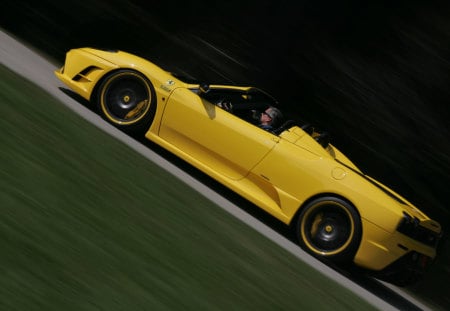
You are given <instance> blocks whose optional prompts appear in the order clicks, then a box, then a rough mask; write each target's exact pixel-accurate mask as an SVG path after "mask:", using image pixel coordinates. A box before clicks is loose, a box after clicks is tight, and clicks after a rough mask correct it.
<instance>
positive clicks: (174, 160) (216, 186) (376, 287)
mask: <svg viewBox="0 0 450 311" xmlns="http://www.w3.org/2000/svg"><path fill="white" fill-rule="evenodd" d="M60 90H61V91H62V92H64V93H65V94H66V95H68V96H69V97H71V98H72V99H74V100H75V101H77V102H79V103H80V104H81V105H83V106H84V107H86V108H88V109H89V110H91V111H92V112H93V113H96V110H95V107H94V105H92V104H91V103H90V102H89V101H87V100H86V99H84V98H82V97H81V96H79V95H78V94H76V93H74V92H73V91H71V90H68V89H66V88H62V87H60ZM105 122H106V121H105ZM129 136H130V135H129ZM130 138H132V139H134V140H135V141H137V142H139V143H141V144H142V145H144V146H145V147H147V148H149V149H150V150H152V151H153V152H155V153H157V154H158V155H159V156H161V157H162V158H164V159H165V160H167V161H169V162H170V163H171V164H173V165H175V166H176V167H178V168H179V169H181V170H183V171H184V172H186V173H187V174H189V175H190V176H191V177H193V178H195V179H196V180H197V181H198V182H200V183H202V184H204V185H205V186H207V187H208V188H210V189H211V190H213V191H214V192H216V193H218V194H219V195H221V196H223V197H225V198H227V200H229V201H230V202H231V203H233V204H234V205H236V206H238V207H239V208H240V209H241V210H242V211H245V212H246V213H247V214H249V215H251V216H252V217H254V218H256V219H258V220H259V221H260V222H262V223H263V224H265V225H266V226H268V227H269V228H271V229H272V230H274V231H276V232H278V233H279V234H280V235H282V236H283V237H285V238H286V239H288V240H290V241H291V242H294V243H296V238H295V234H294V232H293V230H292V229H291V228H290V227H289V226H287V225H286V224H284V223H282V222H281V221H279V220H277V219H276V218H274V217H273V216H271V215H270V214H268V213H267V212H265V211H263V210H262V209H260V208H259V207H257V206H256V205H254V204H253V203H251V202H249V201H247V200H246V199H244V198H243V197H241V196H239V195H238V194H236V193H235V192H233V191H231V190H230V189H228V188H226V187H225V186H223V185H222V184H220V183H219V182H217V181H216V180H214V179H213V178H211V177H210V176H208V175H206V174H205V173H203V172H201V171H200V170H198V169H197V168H195V167H193V166H192V165H190V164H188V163H187V162H185V161H184V160H182V159H180V158H178V157H177V156H175V155H173V154H172V153H170V152H168V151H167V150H165V149H163V148H162V147H160V146H159V145H157V144H155V143H153V142H151V141H149V140H147V139H146V138H145V137H136V136H130ZM299 247H300V246H299ZM325 264H327V266H329V267H330V268H332V269H333V270H335V271H337V272H339V273H340V274H342V275H343V276H345V277H346V278H348V279H350V280H351V281H353V282H354V283H356V284H358V285H359V286H361V287H363V288H364V289H366V290H367V291H369V292H371V293H372V294H374V295H376V296H378V297H379V298H381V299H382V300H384V301H386V302H387V303H389V304H391V305H392V306H393V307H395V308H398V309H400V310H413V311H414V310H422V309H421V308H419V307H417V306H416V305H415V304H414V303H412V302H411V301H409V300H408V299H406V298H405V297H403V296H401V295H400V294H398V293H396V292H395V291H394V290H392V289H390V288H389V287H387V286H385V285H384V284H383V283H380V282H379V281H377V280H376V279H374V278H373V277H371V276H370V273H369V272H368V271H365V270H364V269H361V268H358V267H356V266H354V265H350V266H338V265H335V264H333V263H330V262H325Z"/></svg>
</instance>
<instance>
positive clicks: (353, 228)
mask: <svg viewBox="0 0 450 311" xmlns="http://www.w3.org/2000/svg"><path fill="white" fill-rule="evenodd" d="M296 231H297V238H298V241H299V243H300V244H301V245H302V246H303V248H304V249H306V250H307V251H308V252H309V253H311V254H312V255H314V256H316V257H319V258H323V259H330V260H332V261H335V262H349V261H351V260H352V259H353V257H354V255H355V252H356V250H357V248H358V246H359V243H360V241H361V220H360V218H359V215H358V212H357V211H356V209H355V208H354V207H353V206H352V205H351V204H350V203H348V202H346V201H345V200H342V199H340V198H336V197H321V198H317V199H314V200H312V201H311V202H309V203H307V204H306V206H304V207H303V208H302V210H301V212H300V214H299V217H298V221H297V226H296Z"/></svg>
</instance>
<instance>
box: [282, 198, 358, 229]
mask: <svg viewBox="0 0 450 311" xmlns="http://www.w3.org/2000/svg"><path fill="white" fill-rule="evenodd" d="M325 197H334V198H337V199H340V200H343V201H345V202H347V203H348V204H350V205H351V206H353V208H354V209H355V211H356V213H357V214H358V217H359V221H360V222H361V213H360V212H359V210H358V208H357V207H356V205H355V204H353V202H352V201H350V200H349V199H348V198H346V197H344V196H342V195H340V194H336V193H333V192H323V193H317V194H315V195H313V196H311V197H309V198H308V199H306V200H305V201H304V202H303V203H302V205H300V207H299V208H298V209H297V211H296V212H295V214H294V216H293V217H292V219H291V221H290V223H289V226H290V227H294V226H295V223H296V221H297V218H298V216H299V215H300V213H301V212H302V210H303V208H304V207H305V206H307V205H308V204H309V203H310V202H312V201H314V200H316V199H319V198H325ZM361 230H363V228H362V224H361ZM361 235H362V231H361Z"/></svg>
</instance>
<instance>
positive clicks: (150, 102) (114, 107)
mask: <svg viewBox="0 0 450 311" xmlns="http://www.w3.org/2000/svg"><path fill="white" fill-rule="evenodd" d="M97 108H98V111H99V113H100V115H101V116H102V117H103V118H104V119H105V120H106V121H108V122H109V123H111V124H112V125H114V126H115V127H117V128H119V129H121V130H123V131H124V132H127V133H129V134H141V133H142V132H144V131H146V130H148V128H149V127H150V125H151V123H152V121H153V118H154V116H155V111H156V96H155V90H154V88H153V86H152V84H151V83H150V81H148V79H147V78H146V77H145V76H143V75H142V74H140V73H138V72H136V71H133V70H119V71H115V72H113V73H112V74H110V75H108V76H107V77H106V78H105V79H104V80H103V81H102V82H101V84H100V86H99V88H98V93H97Z"/></svg>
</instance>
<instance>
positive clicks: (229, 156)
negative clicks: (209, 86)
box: [159, 88, 278, 180]
mask: <svg viewBox="0 0 450 311" xmlns="http://www.w3.org/2000/svg"><path fill="white" fill-rule="evenodd" d="M159 136H160V137H161V138H162V139H164V140H166V141H167V142H168V143H170V144H172V145H173V146H175V147H176V148H178V149H180V150H182V151H183V152H185V153H187V154H188V155H189V156H191V157H193V158H195V159H196V160H198V161H200V162H201V163H202V164H204V165H206V166H208V167H209V168H212V169H213V170H215V171H216V172H217V173H219V174H222V175H224V176H227V177H229V178H231V179H236V180H237V179H240V178H243V177H244V176H245V175H246V174H247V173H248V172H249V171H250V170H251V169H252V168H253V167H254V166H255V165H256V164H257V163H258V162H259V161H260V160H261V159H262V158H263V157H264V156H265V155H266V154H267V153H268V152H269V151H270V150H271V149H272V148H273V147H274V146H275V144H276V143H277V141H278V137H277V136H275V135H273V134H271V133H269V132H267V131H264V130H262V129H260V128H258V127H257V126H254V125H252V124H250V123H248V122H246V121H244V120H242V119H240V118H238V117H236V116H234V115H232V114H231V113H229V112H227V111H225V110H223V109H221V108H219V107H217V106H216V105H214V104H212V103H210V102H208V101H207V100H205V99H202V98H200V97H199V96H198V95H197V94H195V93H194V92H192V91H191V90H189V89H185V88H178V89H175V90H174V91H173V92H172V94H171V95H170V97H169V98H168V100H167V104H166V107H165V109H164V114H163V117H162V121H161V127H160V131H159Z"/></svg>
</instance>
